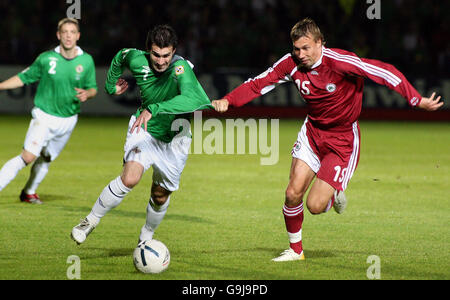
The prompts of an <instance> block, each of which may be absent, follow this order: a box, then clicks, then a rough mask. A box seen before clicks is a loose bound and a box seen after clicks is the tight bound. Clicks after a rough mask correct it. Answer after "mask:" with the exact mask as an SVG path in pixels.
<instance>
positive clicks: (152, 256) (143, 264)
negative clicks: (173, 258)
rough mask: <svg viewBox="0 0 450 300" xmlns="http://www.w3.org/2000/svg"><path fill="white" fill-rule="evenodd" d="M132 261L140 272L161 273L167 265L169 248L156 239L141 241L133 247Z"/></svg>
mask: <svg viewBox="0 0 450 300" xmlns="http://www.w3.org/2000/svg"><path fill="white" fill-rule="evenodd" d="M133 262H134V266H135V267H136V269H137V270H138V271H141V272H142V273H161V272H163V271H164V270H166V269H167V268H168V267H169V263H170V253H169V249H168V248H167V247H166V245H164V243H162V242H161V241H158V240H154V239H153V240H150V241H142V242H140V243H139V245H138V246H137V247H136V249H134V252H133Z"/></svg>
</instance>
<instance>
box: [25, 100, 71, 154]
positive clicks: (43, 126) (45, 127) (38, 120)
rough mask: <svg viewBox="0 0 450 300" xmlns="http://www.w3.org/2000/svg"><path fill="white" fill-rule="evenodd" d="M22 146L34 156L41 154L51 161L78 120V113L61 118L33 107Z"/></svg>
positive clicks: (66, 140) (65, 141)
mask: <svg viewBox="0 0 450 300" xmlns="http://www.w3.org/2000/svg"><path fill="white" fill-rule="evenodd" d="M31 115H32V117H33V118H32V119H31V121H30V126H29V127H28V131H27V135H26V137H25V142H24V146H23V148H24V149H25V150H27V151H28V152H31V153H33V154H34V155H35V156H40V155H41V154H42V155H44V156H46V157H49V158H50V160H51V161H53V160H55V158H56V157H57V156H58V155H59V154H60V153H61V151H62V149H64V146H65V145H66V144H67V142H68V141H69V138H70V135H71V134H72V131H73V129H74V128H75V125H76V124H77V121H78V115H74V116H72V117H68V118H61V117H56V116H53V115H50V114H48V113H45V112H44V111H42V110H41V109H39V108H37V107H34V108H33V109H32V110H31Z"/></svg>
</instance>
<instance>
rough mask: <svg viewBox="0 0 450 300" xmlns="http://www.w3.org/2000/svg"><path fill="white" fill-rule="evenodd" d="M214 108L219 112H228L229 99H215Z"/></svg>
mask: <svg viewBox="0 0 450 300" xmlns="http://www.w3.org/2000/svg"><path fill="white" fill-rule="evenodd" d="M211 104H212V106H214V109H215V110H216V111H218V112H226V111H227V110H228V105H229V102H228V100H227V99H220V100H213V101H212V102H211Z"/></svg>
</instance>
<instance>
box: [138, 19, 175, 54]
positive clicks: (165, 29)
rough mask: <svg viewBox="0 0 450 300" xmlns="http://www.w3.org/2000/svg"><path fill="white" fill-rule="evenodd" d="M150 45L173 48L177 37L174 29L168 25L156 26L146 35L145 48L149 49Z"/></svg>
mask: <svg viewBox="0 0 450 300" xmlns="http://www.w3.org/2000/svg"><path fill="white" fill-rule="evenodd" d="M152 45H156V46H158V47H159V48H166V47H170V46H173V48H174V49H175V48H176V47H177V46H178V37H177V34H176V32H175V30H174V29H173V28H172V27H171V26H169V25H158V26H156V27H155V28H153V29H152V30H151V31H149V33H148V35H147V42H146V47H147V49H151V47H152Z"/></svg>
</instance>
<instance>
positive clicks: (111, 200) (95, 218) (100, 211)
mask: <svg viewBox="0 0 450 300" xmlns="http://www.w3.org/2000/svg"><path fill="white" fill-rule="evenodd" d="M130 191H131V189H130V188H128V187H126V186H125V185H124V184H123V182H122V179H121V178H120V176H119V177H117V178H116V179H114V180H113V181H111V182H110V183H109V184H108V185H107V186H106V187H105V188H104V189H103V191H102V193H101V194H100V197H98V199H97V201H96V202H95V204H94V206H93V207H92V211H91V213H90V214H89V215H88V216H87V219H88V220H89V222H92V223H94V224H95V225H97V224H98V223H99V222H100V219H101V218H103V217H104V216H105V215H106V214H107V213H108V212H109V211H110V210H111V209H113V208H115V207H116V206H118V205H119V204H120V203H121V202H122V200H123V198H124V197H125V196H126V195H127V194H128V193H129V192H130Z"/></svg>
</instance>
